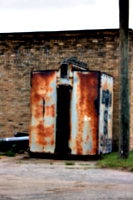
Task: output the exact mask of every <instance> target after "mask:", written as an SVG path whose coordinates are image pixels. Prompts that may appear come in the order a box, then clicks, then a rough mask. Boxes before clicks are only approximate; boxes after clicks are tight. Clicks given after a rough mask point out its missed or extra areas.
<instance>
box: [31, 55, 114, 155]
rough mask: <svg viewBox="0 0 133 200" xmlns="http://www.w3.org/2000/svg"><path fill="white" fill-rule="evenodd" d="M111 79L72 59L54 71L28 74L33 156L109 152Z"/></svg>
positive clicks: (110, 143) (111, 102) (110, 145)
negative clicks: (37, 154) (40, 154)
mask: <svg viewBox="0 0 133 200" xmlns="http://www.w3.org/2000/svg"><path fill="white" fill-rule="evenodd" d="M112 114H113V77H112V76H109V75H107V74H104V73H101V72H99V71H89V70H88V68H87V65H86V64H85V63H83V62H80V61H78V60H77V59H76V58H69V59H66V60H63V62H62V63H60V66H59V69H58V70H57V71H50V70H49V71H32V72H31V100H30V138H29V146H30V151H31V152H32V153H57V154H72V155H98V154H101V153H109V152H111V151H112Z"/></svg>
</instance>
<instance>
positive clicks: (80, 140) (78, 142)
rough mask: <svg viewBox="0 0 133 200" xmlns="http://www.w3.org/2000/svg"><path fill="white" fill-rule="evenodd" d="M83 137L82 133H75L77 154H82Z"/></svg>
mask: <svg viewBox="0 0 133 200" xmlns="http://www.w3.org/2000/svg"><path fill="white" fill-rule="evenodd" d="M82 143H83V137H82V134H81V133H80V134H77V135H76V148H77V154H83V145H82Z"/></svg>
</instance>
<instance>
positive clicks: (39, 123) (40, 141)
mask: <svg viewBox="0 0 133 200" xmlns="http://www.w3.org/2000/svg"><path fill="white" fill-rule="evenodd" d="M31 83H32V87H31V100H30V114H31V116H30V118H31V120H30V138H29V139H30V141H29V144H30V151H31V152H41V153H42V152H50V153H54V150H55V133H56V72H55V71H44V72H33V73H32V79H31Z"/></svg>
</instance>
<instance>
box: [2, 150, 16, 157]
mask: <svg viewBox="0 0 133 200" xmlns="http://www.w3.org/2000/svg"><path fill="white" fill-rule="evenodd" d="M2 155H3V156H9V157H14V156H15V155H16V153H15V152H14V151H13V149H11V150H9V151H6V152H4V153H2Z"/></svg>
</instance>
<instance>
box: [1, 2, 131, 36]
mask: <svg viewBox="0 0 133 200" xmlns="http://www.w3.org/2000/svg"><path fill="white" fill-rule="evenodd" d="M0 19H1V20H0V33H6V32H33V31H60V30H83V29H112V28H119V0H0ZM129 28H133V0H130V9H129Z"/></svg>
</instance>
